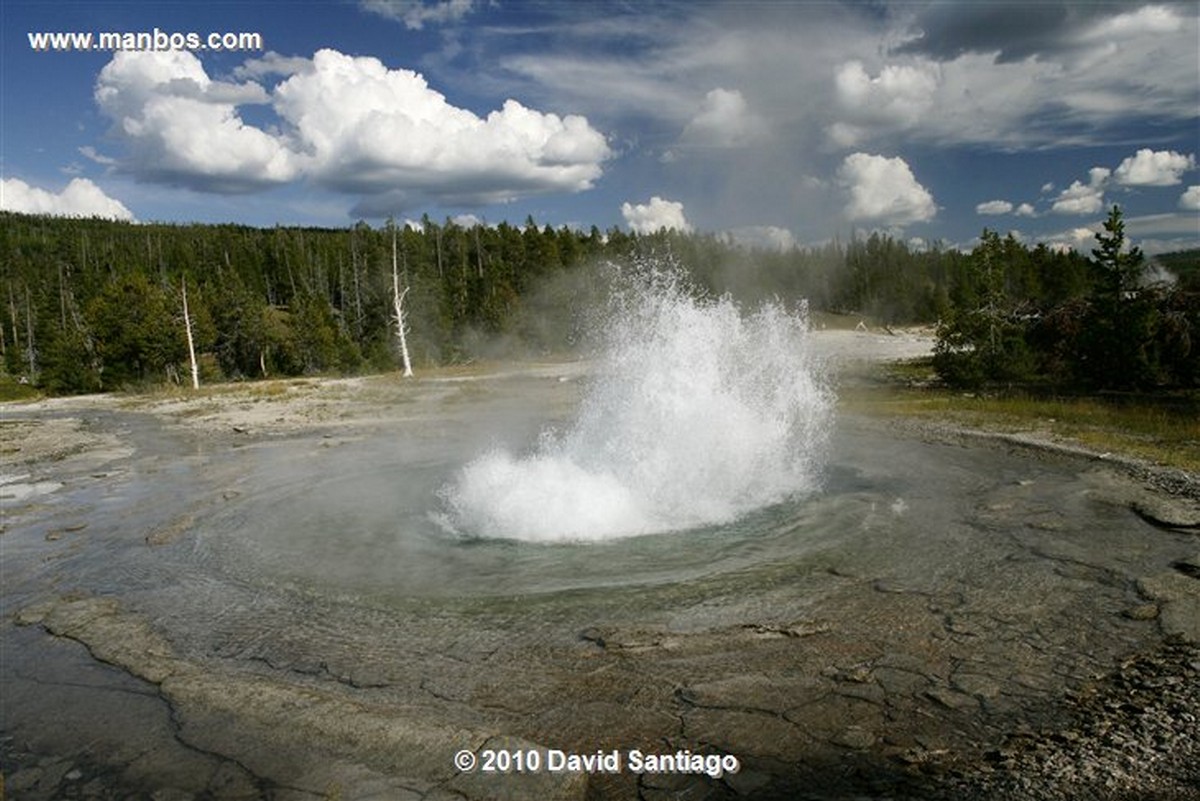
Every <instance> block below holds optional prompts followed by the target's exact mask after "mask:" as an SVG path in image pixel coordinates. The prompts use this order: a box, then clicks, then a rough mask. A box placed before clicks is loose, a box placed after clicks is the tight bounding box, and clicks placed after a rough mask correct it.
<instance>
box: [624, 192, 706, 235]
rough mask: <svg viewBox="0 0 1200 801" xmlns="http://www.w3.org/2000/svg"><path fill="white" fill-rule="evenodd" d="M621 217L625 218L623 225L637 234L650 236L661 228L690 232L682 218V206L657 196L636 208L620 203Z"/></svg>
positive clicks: (690, 228) (685, 219)
mask: <svg viewBox="0 0 1200 801" xmlns="http://www.w3.org/2000/svg"><path fill="white" fill-rule="evenodd" d="M621 216H622V217H624V218H625V224H626V225H628V226H629V228H630V229H631V230H633V231H635V232H637V233H639V234H652V233H654V232H655V231H658V230H659V229H662V228H668V229H669V228H674V229H675V230H676V231H681V232H684V233H687V232H688V231H691V230H692V226H691V225H689V224H688V221H687V218H686V217H684V216H683V204H682V203H680V202H679V201H676V200H663V199H662V198H661V197H659V196H658V195H655V196H654V197H652V198H650V202H649V203H639V204H638V205H636V206H635V205H633V204H631V203H622V204H621Z"/></svg>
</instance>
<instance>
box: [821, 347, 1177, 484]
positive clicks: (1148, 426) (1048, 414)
mask: <svg viewBox="0 0 1200 801" xmlns="http://www.w3.org/2000/svg"><path fill="white" fill-rule="evenodd" d="M931 379H932V375H931V373H930V371H928V370H927V368H926V366H925V365H924V364H922V363H902V364H893V365H888V366H887V367H886V368H885V369H884V370H883V371H882V372H881V374H880V375H879V376H878V377H877V380H876V381H875V382H873V383H866V384H863V385H860V386H855V387H851V388H848V389H847V390H846V391H845V392H843V395H842V397H843V404H844V405H845V406H846V408H849V409H852V410H855V411H859V412H862V413H865V414H872V415H883V416H891V415H903V416H909V417H917V418H928V419H935V420H938V421H943V422H947V423H950V424H954V425H960V426H964V427H968V428H978V429H983V430H987V431H1001V432H1009V433H1016V432H1028V433H1034V434H1037V435H1038V436H1042V437H1046V438H1047V439H1052V440H1056V441H1062V442H1074V443H1076V444H1079V445H1081V446H1083V447H1086V448H1088V449H1091V450H1094V451H1099V452H1109V453H1115V454H1121V455H1125V456H1133V457H1136V458H1139V459H1144V460H1147V461H1150V462H1155V463H1158V464H1164V465H1169V466H1171V467H1178V468H1182V469H1184V470H1190V471H1197V472H1200V393H1197V392H1191V393H1169V394H1162V395H1138V396H1109V395H1087V396H1062V395H1049V394H1040V393H1031V392H1025V391H1019V390H1015V391H1009V392H990V393H967V392H962V391H960V390H953V389H948V388H946V387H943V386H939V385H936V384H934V383H932V381H931Z"/></svg>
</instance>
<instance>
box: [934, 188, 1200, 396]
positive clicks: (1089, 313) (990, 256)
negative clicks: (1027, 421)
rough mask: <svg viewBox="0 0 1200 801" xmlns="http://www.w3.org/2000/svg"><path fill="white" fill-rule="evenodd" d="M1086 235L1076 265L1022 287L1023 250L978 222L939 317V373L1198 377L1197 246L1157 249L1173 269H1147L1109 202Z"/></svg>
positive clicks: (1122, 385)
mask: <svg viewBox="0 0 1200 801" xmlns="http://www.w3.org/2000/svg"><path fill="white" fill-rule="evenodd" d="M1096 243H1097V244H1096V247H1095V249H1093V250H1092V258H1091V259H1090V260H1087V261H1085V262H1082V263H1081V265H1077V266H1081V267H1082V270H1081V271H1074V272H1071V273H1070V274H1060V275H1057V276H1054V282H1053V284H1054V285H1053V286H1051V285H1049V284H1047V285H1043V286H1041V287H1039V286H1029V285H1026V284H1023V283H1022V280H1023V279H1022V277H1023V276H1028V275H1029V273H1028V271H1027V269H1026V268H1025V267H1024V265H1023V261H1024V260H1025V258H1026V256H1027V254H1028V251H1027V250H1026V249H1025V248H1024V247H1023V246H1021V245H1020V244H1019V243H1017V242H1016V241H1015V240H1013V238H1012V237H1011V236H1010V237H1008V238H1007V239H1001V238H1000V235H999V234H997V233H996V232H995V231H989V230H987V229H984V231H983V234H982V236H981V237H980V243H979V245H978V246H977V247H976V248H975V249H974V250H973V251H972V252H971V254H970V256H969V257H968V258H967V259H966V263H965V265H964V270H963V272H962V275H961V279H962V280H960V281H959V282H958V284H957V287H958V290H957V291H956V292H955V293H954V294H953V295H952V297H951V302H950V304H949V307H948V308H947V309H946V311H945V313H944V315H943V316H942V317H941V323H940V324H939V326H938V339H937V345H936V349H935V355H934V367H935V368H936V370H937V371H938V373H939V375H940V376H941V377H942V378H943V379H945V380H946V381H947V382H949V383H951V384H954V385H957V386H965V387H981V386H997V385H999V386H1004V385H1008V386H1013V385H1021V386H1025V387H1037V386H1044V387H1049V388H1055V389H1061V388H1077V389H1083V390H1138V391H1145V390H1158V389H1168V388H1190V387H1196V386H1197V385H1200V252H1196V251H1192V252H1190V253H1180V254H1173V255H1172V256H1169V257H1167V258H1165V259H1163V262H1165V263H1166V264H1169V265H1170V268H1171V269H1173V270H1175V271H1177V272H1170V271H1168V268H1166V267H1164V266H1163V264H1161V263H1160V264H1159V265H1158V267H1159V268H1160V269H1154V270H1152V269H1150V267H1151V265H1149V264H1148V262H1147V260H1146V259H1145V257H1144V256H1143V254H1142V253H1141V251H1140V250H1139V249H1138V248H1135V247H1129V243H1128V242H1127V240H1126V237H1125V225H1124V220H1123V218H1122V214H1121V210H1120V208H1119V207H1117V206H1114V207H1113V208H1112V210H1111V211H1110V213H1109V215H1108V219H1107V220H1106V221H1105V223H1104V226H1103V231H1102V232H1100V233H1098V234H1097V235H1096ZM1049 277H1050V276H1047V278H1049Z"/></svg>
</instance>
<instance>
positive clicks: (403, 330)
mask: <svg viewBox="0 0 1200 801" xmlns="http://www.w3.org/2000/svg"><path fill="white" fill-rule="evenodd" d="M407 294H408V287H404V291H403V292H401V291H400V273H399V271H398V269H397V266H396V226H395V225H394V224H393V225H392V303H393V305H394V306H395V307H396V338H397V339H399V340H400V358H402V359H403V360H404V377H405V378H410V377H412V374H413V371H412V362H411V361H410V360H409V358H408V331H407V326H406V325H405V324H404V296H405V295H407Z"/></svg>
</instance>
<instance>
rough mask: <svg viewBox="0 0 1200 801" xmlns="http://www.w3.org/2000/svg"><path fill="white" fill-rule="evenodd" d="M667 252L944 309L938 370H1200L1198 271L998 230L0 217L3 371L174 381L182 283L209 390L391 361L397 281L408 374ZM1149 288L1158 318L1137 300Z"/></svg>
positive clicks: (180, 351) (798, 287) (917, 310)
mask: <svg viewBox="0 0 1200 801" xmlns="http://www.w3.org/2000/svg"><path fill="white" fill-rule="evenodd" d="M393 233H394V234H395V238H396V254H397V256H396V258H397V272H398V283H395V282H394V279H393V271H392V241H393V237H392V235H393ZM655 254H659V255H663V256H667V255H669V257H670V258H671V260H672V261H673V262H674V263H676V264H679V265H681V266H683V267H684V269H686V270H687V271H688V272H689V273H690V276H691V278H692V280H693V282H694V283H695V284H696V285H697V286H698V287H700V288H701V289H703V290H705V291H708V292H711V293H714V294H723V293H726V292H728V293H730V294H732V295H733V296H734V297H735V298H736V299H738V300H740V301H743V302H746V303H754V302H756V301H758V300H761V299H764V298H767V297H777V298H780V299H782V300H784V301H788V302H790V301H797V300H799V299H801V298H805V299H807V300H808V302H809V306H810V308H812V309H817V310H827V311H833V312H854V313H859V314H862V315H865V316H870V317H871V318H872V319H874V320H876V321H878V322H881V323H883V324H889V325H890V324H908V323H921V322H926V323H934V322H937V321H941V328H940V331H941V332H942V337H941V340H942V342H943V343H944V344H941V345H939V362H938V364H939V370H942V372H943V375H945V376H946V377H947V378H948V379H949V380H953V381H959V382H962V383H971V382H984V381H990V380H1007V379H1008V378H1009V377H1010V376H1012V377H1021V378H1022V380H1024V379H1025V378H1027V377H1028V376H1029V375H1035V374H1039V375H1040V374H1044V375H1049V376H1063V377H1065V376H1070V377H1071V378H1072V379H1076V378H1078V379H1087V380H1094V379H1095V377H1096V376H1099V375H1102V374H1105V371H1106V370H1109V369H1112V368H1111V365H1109V363H1108V362H1103V364H1104V365H1105V366H1101V363H1102V361H1097V360H1098V359H1100V360H1102V359H1103V358H1108V357H1107V356H1104V357H1101V356H1100V355H1099V354H1101V353H1108V352H1109V351H1108V350H1106V347H1109V346H1111V347H1116V346H1117V344H1120V346H1121V347H1125V346H1126V345H1128V343H1129V342H1130V341H1138V342H1141V341H1142V340H1141V339H1136V340H1134V339H1131V338H1132V337H1134V333H1135V332H1136V337H1138V338H1141V337H1149V339H1147V340H1146V343H1147V344H1146V348H1144V349H1142V350H1139V351H1138V353H1144V354H1145V359H1144V365H1143V367H1144V370H1142V372H1141V373H1138V374H1137V375H1139V376H1141V377H1140V378H1139V380H1145V381H1167V382H1168V383H1180V382H1186V381H1191V382H1193V383H1194V382H1195V380H1196V371H1195V358H1196V357H1195V350H1194V349H1189V348H1191V345H1190V342H1194V341H1200V333H1198V332H1200V325H1198V324H1197V320H1196V304H1195V292H1196V290H1197V287H1196V285H1195V282H1194V281H1193V282H1192V283H1191V284H1190V285H1188V286H1190V289H1187V288H1186V287H1185V284H1184V283H1183V282H1181V284H1180V286H1179V287H1177V288H1176V289H1175V290H1171V291H1167V290H1154V291H1153V293H1148V292H1147V291H1146V290H1138V291H1137V292H1136V293H1135V294H1134V296H1133V297H1134V300H1135V303H1134V304H1133V305H1129V304H1128V303H1126V300H1127V296H1128V295H1129V292H1130V291H1131V290H1130V289H1129V287H1128V286H1127V284H1126V283H1121V282H1120V281H1118V283H1117V284H1111V282H1109V283H1106V282H1108V281H1109V279H1108V278H1106V277H1105V275H1106V273H1104V272H1103V271H1098V269H1097V267H1096V264H1097V262H1096V261H1095V260H1088V259H1087V258H1085V257H1083V256H1081V255H1079V254H1077V253H1075V252H1072V251H1068V252H1059V251H1057V250H1054V249H1051V248H1047V247H1045V246H1044V245H1038V246H1036V247H1032V248H1030V247H1027V246H1025V245H1023V244H1021V243H1019V242H1017V241H1015V240H1014V239H1013V238H1012V237H1009V238H1007V239H1000V238H999V237H998V235H995V234H993V233H992V232H987V231H985V233H984V237H983V240H982V242H981V244H980V246H979V247H978V248H976V249H975V251H973V252H972V253H970V254H964V253H961V252H959V251H958V250H955V249H950V248H943V247H938V246H934V247H929V248H921V249H914V248H912V247H909V246H908V245H906V244H905V243H904V242H903V241H901V240H898V239H896V238H893V237H890V236H887V235H884V234H878V233H876V234H871V235H870V236H866V237H857V238H854V239H853V240H851V241H849V242H841V241H836V240H835V241H833V242H830V243H828V244H826V245H824V246H822V247H815V248H793V249H790V250H785V251H767V250H755V249H748V248H745V247H740V246H737V245H735V244H734V243H732V242H731V241H729V240H728V239H727V238H725V237H722V236H720V235H714V234H683V233H679V232H676V231H666V230H664V231H659V232H658V233H654V234H633V233H627V232H623V231H621V230H620V229H617V228H611V229H609V230H608V231H604V232H602V231H600V230H599V229H597V228H596V227H592V228H591V229H590V230H588V231H581V230H574V229H570V228H566V227H560V228H552V227H550V226H538V225H537V224H536V223H535V222H534V221H533V220H532V219H528V220H526V222H525V224H524V225H520V226H515V225H511V224H508V223H500V224H499V225H495V226H486V225H472V226H464V225H460V224H458V223H456V222H454V221H452V220H446V221H444V222H442V223H437V222H434V221H433V220H431V219H429V218H428V217H427V216H426V217H424V218H423V219H422V220H421V221H420V223H419V224H417V225H402V226H395V227H394V228H393V225H392V224H390V223H389V224H388V225H387V226H382V227H372V226H370V225H368V224H366V223H363V222H360V223H358V224H356V225H354V226H351V227H348V228H343V229H321V228H299V227H276V228H252V227H247V226H238V225H200V224H195V225H176V224H134V223H123V222H113V221H107V220H98V219H68V218H53V217H45V216H29V215H20V214H14V213H0V362H2V364H3V368H4V371H5V372H6V373H7V374H8V376H9V377H10V379H12V378H16V379H19V380H23V381H25V382H28V383H31V384H34V385H36V386H39V387H41V388H42V389H44V390H46V391H49V392H52V393H74V392H90V391H98V390H111V389H119V388H122V387H129V386H137V385H141V384H148V383H161V382H163V381H175V382H181V381H183V380H185V379H184V376H186V375H187V372H188V361H189V356H188V347H187V339H186V329H185V325H184V311H183V293H184V290H185V289H186V294H187V302H188V320H189V322H190V325H191V329H192V336H193V342H194V346H195V351H196V352H197V354H198V358H199V362H200V365H199V366H200V374H201V378H202V380H204V381H213V380H231V379H249V378H258V377H270V376H296V375H304V374H312V373H357V372H363V371H380V370H388V369H394V368H396V367H397V365H398V362H399V355H398V353H397V345H396V337H395V330H394V322H393V321H394V318H395V295H396V291H397V286H399V288H400V289H401V290H403V291H404V292H405V294H404V305H405V311H404V316H405V319H406V322H407V327H408V333H409V336H408V347H409V349H410V351H411V353H412V358H413V360H414V362H415V363H416V365H417V366H418V367H420V366H427V365H435V364H449V363H455V362H462V361H466V360H469V359H471V358H474V357H476V356H478V355H480V354H486V353H488V348H489V347H491V346H492V345H493V344H494V343H498V342H502V343H504V344H505V345H506V346H507V347H509V348H510V352H511V349H513V348H515V349H517V350H518V351H524V352H526V353H543V352H547V351H554V350H562V349H566V348H568V347H570V345H571V344H572V342H574V336H575V334H576V333H577V332H576V330H575V328H574V325H575V323H576V321H575V320H574V319H573V317H572V311H573V309H574V308H575V307H577V306H579V305H581V304H582V298H583V296H584V295H586V294H587V293H588V292H589V291H594V290H595V289H596V286H597V285H598V282H599V281H600V274H601V273H602V272H603V271H602V270H600V269H599V267H598V265H600V264H602V263H604V262H607V261H615V262H618V263H621V262H623V261H626V260H629V259H631V258H636V257H653V256H654V255H655ZM1098 258H1099V257H1098ZM1104 258H1116V259H1120V258H1124V256H1111V257H1108V256H1106V257H1104ZM1176 262H1177V263H1176V264H1175V266H1174V267H1173V269H1176V270H1177V271H1179V272H1181V273H1182V274H1184V275H1186V276H1190V277H1191V278H1189V279H1188V280H1191V279H1192V278H1195V277H1200V271H1190V270H1191V267H1194V266H1195V264H1196V259H1195V258H1194V257H1189V256H1187V255H1184V256H1183V257H1182V258H1181V259H1177V260H1176ZM1114 269H1117V270H1118V271H1119V270H1120V269H1123V268H1122V267H1120V266H1118V267H1116V268H1114ZM1121 280H1122V281H1124V279H1121ZM1105 287H1107V289H1105ZM1106 292H1107V294H1105V293H1106ZM1139 299H1140V300H1139ZM1151 300H1153V303H1152V304H1151V305H1153V307H1154V309H1155V311H1154V312H1153V313H1149V312H1144V310H1143V307H1144V305H1145V304H1146V303H1150V302H1151ZM1085 309H1086V310H1090V311H1088V312H1087V314H1085V313H1084V310H1085ZM1088 314H1090V315H1092V316H1091V317H1089V316H1088ZM1147 315H1148V316H1147ZM1097 320H1099V321H1100V322H1102V323H1105V321H1107V323H1111V326H1109V327H1108V328H1105V327H1104V325H1100V326H1096V325H1095V323H1096V321H1097ZM1107 323H1105V324H1107ZM1128 326H1133V328H1127V327H1128ZM1082 328H1088V329H1089V330H1090V331H1091V333H1089V334H1087V335H1086V336H1084V335H1083V334H1082V333H1080V332H1079V331H1077V329H1082ZM1072 332H1075V333H1074V334H1073V333H1072ZM1127 334H1128V335H1127ZM1088 337H1091V338H1092V339H1094V340H1095V341H1094V342H1093V341H1092V339H1088ZM1105 337H1108V339H1104V338H1105ZM1105 342H1107V343H1109V345H1108V346H1106V345H1104V344H1103V343H1105ZM1018 343H1019V344H1018ZM1129 347H1133V346H1132V345H1129ZM1113 352H1117V351H1113ZM1120 353H1122V354H1124V351H1121V352H1120ZM1114 358H1116V357H1114ZM1120 358H1122V359H1124V358H1132V357H1127V355H1121V356H1120ZM1189 360H1190V361H1189ZM1189 365H1190V366H1189ZM1189 370H1190V372H1189ZM1101 383H1103V382H1101Z"/></svg>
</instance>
